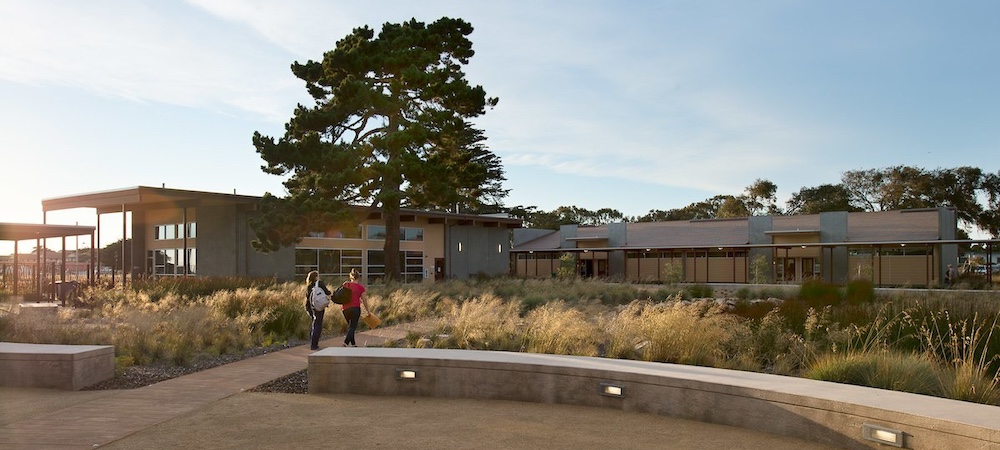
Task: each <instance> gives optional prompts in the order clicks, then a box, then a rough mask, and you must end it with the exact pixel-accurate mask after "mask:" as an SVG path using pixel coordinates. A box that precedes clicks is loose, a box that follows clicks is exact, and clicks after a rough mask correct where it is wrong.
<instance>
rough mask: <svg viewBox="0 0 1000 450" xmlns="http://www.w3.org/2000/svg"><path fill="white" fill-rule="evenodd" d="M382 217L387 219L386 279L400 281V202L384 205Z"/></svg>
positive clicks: (384, 249)
mask: <svg viewBox="0 0 1000 450" xmlns="http://www.w3.org/2000/svg"><path fill="white" fill-rule="evenodd" d="M382 219H383V220H384V221H385V247H383V252H384V253H385V281H386V282H391V281H398V280H399V279H400V277H399V237H400V236H399V231H400V230H399V202H398V201H397V202H396V204H395V205H388V204H383V205H382Z"/></svg>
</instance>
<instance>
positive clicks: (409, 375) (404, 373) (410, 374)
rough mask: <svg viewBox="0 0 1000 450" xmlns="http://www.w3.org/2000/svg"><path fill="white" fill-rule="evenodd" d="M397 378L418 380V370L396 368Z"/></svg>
mask: <svg viewBox="0 0 1000 450" xmlns="http://www.w3.org/2000/svg"><path fill="white" fill-rule="evenodd" d="M396 379H397V380H416V379H417V371H416V369H396Z"/></svg>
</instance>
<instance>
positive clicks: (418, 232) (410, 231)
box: [399, 228, 424, 241]
mask: <svg viewBox="0 0 1000 450" xmlns="http://www.w3.org/2000/svg"><path fill="white" fill-rule="evenodd" d="M399 235H400V239H401V240H404V241H422V240H424V229H423V228H401V229H400V233H399Z"/></svg>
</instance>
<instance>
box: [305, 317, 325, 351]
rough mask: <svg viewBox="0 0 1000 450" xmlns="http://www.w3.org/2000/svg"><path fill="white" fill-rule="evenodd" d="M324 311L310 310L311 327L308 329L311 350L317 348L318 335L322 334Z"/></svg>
mask: <svg viewBox="0 0 1000 450" xmlns="http://www.w3.org/2000/svg"><path fill="white" fill-rule="evenodd" d="M325 313H326V311H316V310H313V312H312V322H313V323H312V328H311V329H310V330H309V343H310V344H311V346H310V347H309V348H310V349H312V350H316V349H318V348H319V337H320V335H322V334H323V315H324V314H325Z"/></svg>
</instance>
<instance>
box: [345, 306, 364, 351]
mask: <svg viewBox="0 0 1000 450" xmlns="http://www.w3.org/2000/svg"><path fill="white" fill-rule="evenodd" d="M359 319H361V307H360V306H354V307H351V308H347V309H345V310H344V320H347V337H345V338H344V345H358V344H357V343H356V342H354V331H355V330H357V329H358V320H359Z"/></svg>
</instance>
